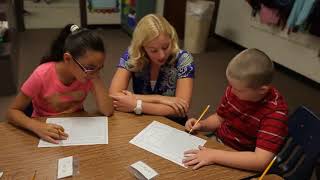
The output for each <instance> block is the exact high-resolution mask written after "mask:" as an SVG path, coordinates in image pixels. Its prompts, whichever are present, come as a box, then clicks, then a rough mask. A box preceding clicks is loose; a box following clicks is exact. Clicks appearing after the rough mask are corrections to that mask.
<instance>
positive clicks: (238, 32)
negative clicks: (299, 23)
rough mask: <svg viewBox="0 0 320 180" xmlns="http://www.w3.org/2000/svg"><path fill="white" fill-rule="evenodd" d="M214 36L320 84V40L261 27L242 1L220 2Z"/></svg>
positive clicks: (226, 0)
mask: <svg viewBox="0 0 320 180" xmlns="http://www.w3.org/2000/svg"><path fill="white" fill-rule="evenodd" d="M215 33H216V34H218V35H220V36H223V37H225V38H227V39H230V40H232V41H234V42H236V43H238V44H240V45H242V46H244V47H247V48H252V47H255V48H259V49H261V50H263V51H265V52H266V53H267V54H268V55H269V56H270V57H271V58H272V59H273V60H274V61H275V62H277V63H279V64H281V65H284V66H286V67H288V68H289V69H291V70H294V71H296V72H298V73H300V74H302V75H304V76H306V77H308V78H310V79H312V80H314V81H316V82H320V57H319V52H320V38H317V37H315V36H310V35H306V34H296V33H292V34H290V35H287V33H285V32H284V31H280V30H279V29H278V28H270V27H269V26H265V25H261V24H260V23H259V21H258V20H257V19H253V18H252V17H251V8H250V6H249V5H248V4H247V3H246V1H244V0H240V1H239V0H236V1H235V0H221V1H220V6H219V12H218V18H217V24H216V29H215Z"/></svg>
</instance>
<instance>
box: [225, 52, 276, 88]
mask: <svg viewBox="0 0 320 180" xmlns="http://www.w3.org/2000/svg"><path fill="white" fill-rule="evenodd" d="M273 72H274V66H273V62H272V61H271V59H270V58H269V57H268V56H267V55H266V54H265V53H264V52H262V51H260V50H258V49H246V50H244V51H242V52H240V53H239V54H238V55H236V56H235V57H234V58H233V59H232V60H231V61H230V63H229V64H228V67H227V70H226V75H227V77H228V78H231V79H236V80H239V81H241V82H243V83H245V84H246V86H247V87H249V88H259V87H261V86H264V85H269V84H270V83H271V81H272V78H273Z"/></svg>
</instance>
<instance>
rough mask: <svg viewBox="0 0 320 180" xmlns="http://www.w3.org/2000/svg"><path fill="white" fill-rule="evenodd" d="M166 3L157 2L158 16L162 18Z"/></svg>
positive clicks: (159, 0) (162, 0) (158, 0)
mask: <svg viewBox="0 0 320 180" xmlns="http://www.w3.org/2000/svg"><path fill="white" fill-rule="evenodd" d="M164 1H165V0H157V2H156V14H158V15H161V16H163V9H164Z"/></svg>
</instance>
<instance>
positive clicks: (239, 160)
mask: <svg viewBox="0 0 320 180" xmlns="http://www.w3.org/2000/svg"><path fill="white" fill-rule="evenodd" d="M199 148H200V149H199V150H190V151H187V152H185V155H186V156H187V158H186V159H185V160H184V161H183V163H184V164H185V165H187V166H194V167H193V169H198V168H200V167H202V166H205V165H210V164H215V163H216V164H220V165H224V166H228V167H233V168H238V169H245V170H253V171H263V170H264V169H265V167H266V166H267V165H268V163H269V162H270V161H271V160H272V158H273V157H274V156H275V154H274V153H272V152H269V151H266V150H263V149H261V148H256V149H255V151H254V152H250V151H242V152H241V151H235V152H233V151H223V150H216V149H209V148H205V147H199Z"/></svg>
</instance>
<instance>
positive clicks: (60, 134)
mask: <svg viewBox="0 0 320 180" xmlns="http://www.w3.org/2000/svg"><path fill="white" fill-rule="evenodd" d="M30 103H31V98H30V97H28V96H26V95H25V94H23V93H22V92H20V93H19V94H18V95H17V97H16V98H15V100H14V101H13V103H12V104H11V105H10V106H9V109H8V111H7V118H8V120H9V122H10V123H12V124H14V125H16V126H19V127H22V128H25V129H28V130H30V131H33V132H34V133H36V134H37V135H38V136H39V137H41V138H42V139H44V140H46V141H48V142H51V143H55V144H57V143H58V141H57V140H61V139H66V138H67V137H68V135H67V134H66V133H64V129H63V127H61V126H59V125H56V124H46V123H44V122H41V121H38V120H35V119H32V118H29V117H28V116H26V115H25V114H24V112H23V110H24V109H26V107H27V106H28V105H29V104H30Z"/></svg>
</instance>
